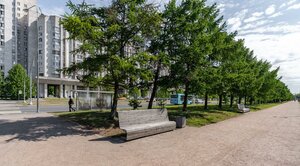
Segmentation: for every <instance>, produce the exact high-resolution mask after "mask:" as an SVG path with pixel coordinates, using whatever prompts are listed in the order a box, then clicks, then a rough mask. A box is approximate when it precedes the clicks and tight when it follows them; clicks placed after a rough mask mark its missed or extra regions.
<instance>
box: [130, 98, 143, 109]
mask: <svg viewBox="0 0 300 166" xmlns="http://www.w3.org/2000/svg"><path fill="white" fill-rule="evenodd" d="M128 105H129V106H131V107H132V108H133V109H134V110H136V109H137V108H138V107H141V101H139V100H137V99H132V100H129V104H128Z"/></svg>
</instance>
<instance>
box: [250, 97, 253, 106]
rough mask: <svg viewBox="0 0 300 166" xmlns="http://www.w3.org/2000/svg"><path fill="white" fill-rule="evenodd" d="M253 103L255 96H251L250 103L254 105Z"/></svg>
mask: <svg viewBox="0 0 300 166" xmlns="http://www.w3.org/2000/svg"><path fill="white" fill-rule="evenodd" d="M252 104H253V98H252V97H251V98H250V105H252Z"/></svg>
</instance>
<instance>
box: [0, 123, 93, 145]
mask: <svg viewBox="0 0 300 166" xmlns="http://www.w3.org/2000/svg"><path fill="white" fill-rule="evenodd" d="M93 134H94V133H93V132H92V131H84V130H82V129H81V128H80V127H79V126H78V125H76V124H74V123H70V122H67V121H64V120H62V119H60V118H57V117H33V118H25V119H22V120H18V121H5V120H4V121H3V120H1V121H0V137H1V136H7V137H10V136H11V138H9V139H7V140H5V141H6V142H10V141H13V140H23V141H46V140H47V139H49V138H52V137H62V136H70V135H81V136H88V135H93Z"/></svg>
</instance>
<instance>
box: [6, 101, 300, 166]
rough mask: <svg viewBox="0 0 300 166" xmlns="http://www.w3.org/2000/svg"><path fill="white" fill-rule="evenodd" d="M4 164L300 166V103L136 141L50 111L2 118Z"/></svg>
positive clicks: (291, 103) (64, 165)
mask: <svg viewBox="0 0 300 166" xmlns="http://www.w3.org/2000/svg"><path fill="white" fill-rule="evenodd" d="M0 156H1V157H0V165H3V166H4V165H5V166H10V165H39V166H43V165H45V166H46V165H55V166H56V165H62V166H68V165H70V166H74V165H81V166H82V165H88V166H90V165H117V164H118V165H122V166H123V165H172V166H173V165H205V166H206V165H251V166H252V165H295V166H298V165H300V104H298V103H296V102H289V103H286V104H283V105H280V106H277V107H273V108H271V109H267V110H264V111H259V112H255V113H248V114H245V115H242V116H240V117H236V118H232V119H229V120H226V121H223V122H220V123H217V124H212V125H208V126H205V127H201V128H194V127H186V128H184V129H179V130H176V131H174V132H168V133H163V134H159V135H155V136H151V137H146V138H142V139H138V140H133V141H130V142H123V141H122V140H120V139H118V138H114V139H106V138H101V137H100V136H98V135H95V134H93V133H89V132H86V131H82V130H80V128H79V127H78V126H76V125H74V124H73V123H69V122H65V121H63V120H61V119H59V118H55V117H52V116H49V114H38V117H37V114H21V115H19V114H18V115H2V116H0Z"/></svg>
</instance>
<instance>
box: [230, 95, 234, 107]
mask: <svg viewBox="0 0 300 166" xmlns="http://www.w3.org/2000/svg"><path fill="white" fill-rule="evenodd" d="M233 100H234V96H233V94H231V95H230V108H232V106H233Z"/></svg>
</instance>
